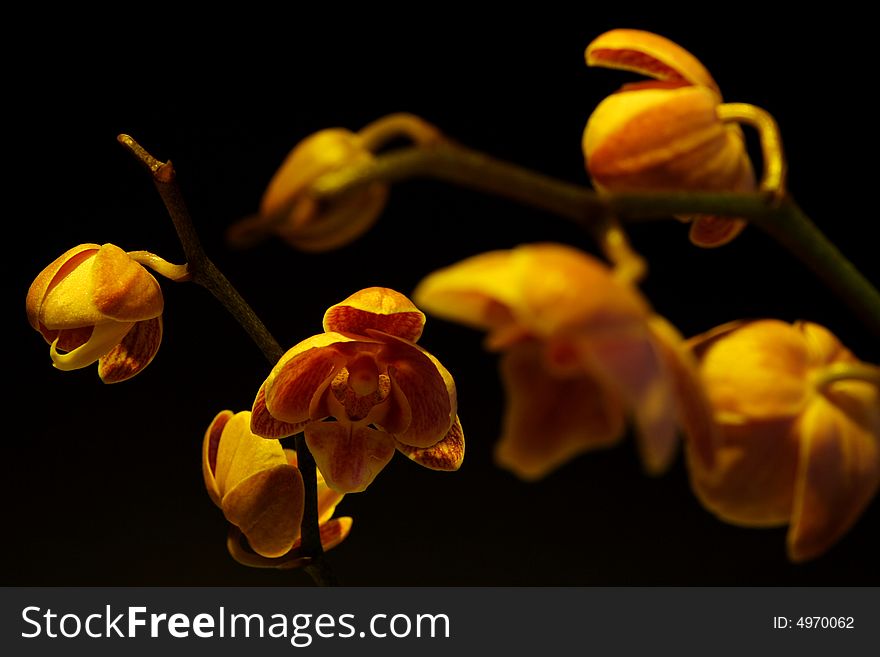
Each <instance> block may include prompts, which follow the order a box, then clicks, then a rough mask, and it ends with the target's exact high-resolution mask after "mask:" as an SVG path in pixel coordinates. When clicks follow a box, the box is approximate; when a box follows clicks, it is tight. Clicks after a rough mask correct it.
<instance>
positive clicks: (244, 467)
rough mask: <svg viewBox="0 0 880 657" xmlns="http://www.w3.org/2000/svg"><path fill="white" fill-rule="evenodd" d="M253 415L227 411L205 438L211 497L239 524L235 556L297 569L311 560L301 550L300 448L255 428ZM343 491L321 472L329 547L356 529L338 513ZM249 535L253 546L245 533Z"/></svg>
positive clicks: (323, 528)
mask: <svg viewBox="0 0 880 657" xmlns="http://www.w3.org/2000/svg"><path fill="white" fill-rule="evenodd" d="M250 421H251V414H250V412H249V411H243V412H241V413H236V414H234V415H233V413H232V411H221V412H220V413H218V414H217V416H216V417H215V418H214V420H213V421H212V422H211V424H210V426H209V427H208V430H207V431H206V432H205V437H204V440H203V442H202V474H203V475H204V479H205V487H206V488H207V489H208V495H210V497H211V500H212V501H213V502H214V504H216V505H217V506H218V507H220V509H222V510H223V515H224V516H226V519H227V520H228V521H229V522H230V523H231V524H232V525H233V526H234V527H235V529H234V530H233V531H232V532H230V537H229V540H228V543H227V545H228V547H229V552H230V553H231V554H232V556H233V557H234V558H235V559H236V561H239V562H240V563H243V564H245V565H248V566H256V567H261V566H262V567H275V568H296V567H298V566H301V565H304V564H305V563H306V562H307V557H304V556H303V555H302V554H300V546H301V541H300V524H301V523H302V517H303V507H304V489H303V481H302V476H301V475H300V473H299V470H298V469H297V467H296V466H297V460H296V452H294V451H293V450H287V449H282V447H281V443H280V442H279V441H277V440H265V439H263V438H260V437H258V436H255V435H254V434H253V433H251V430H250ZM342 498H343V495H342V494H341V493H337V492H336V491H332V490H330V489H329V488H328V487H327V485H326V484H325V483H324V481H323V479H322V478H321V477H320V475H319V476H318V523H319V528H320V532H321V543H322V545H323V547H324V550H329V549H331V548H333V547H336V546H337V545H339V543H341V542H342V541H343V540H344V539H345V537H346V536H348V533H349V531H350V530H351V524H352V520H351V518H335V519H331V517H332V516H333V511H334V510H335V509H336V505H337V504H339V502H340V501H341V500H342ZM242 535H243V536H244V537H246V538H247V543H248V547H249V549H248V548H246V547H245V546H244V545H242V542H241V536H242Z"/></svg>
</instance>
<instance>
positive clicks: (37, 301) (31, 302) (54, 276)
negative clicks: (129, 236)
mask: <svg viewBox="0 0 880 657" xmlns="http://www.w3.org/2000/svg"><path fill="white" fill-rule="evenodd" d="M100 248H101V246H100V245H99V244H80V245H78V246H75V247H73V248H72V249H68V250H67V251H65V252H64V253H62V254H61V255H60V256H58V257H57V258H55V260H53V261H52V263H51V264H50V265H49V266H48V267H46V268H45V269H44V270H43V271H41V272H40V273H39V274H38V275H37V277H36V279H34V282H33V283H31V286H30V288H29V289H28V293H27V299H26V301H25V309H26V311H27V318H28V322H30V325H31V326H32V327H33V328H34V329H36V330H37V331H39V330H40V323H41V321H42V320H41V314H40V308H41V306H42V305H43V300H44V299H45V297H46V294H48V293H49V291H50V290H51V289H52V288H53V287H54V286H55V285H57V284H58V283H59V282H60V281H62V280H63V279H64V278H65V277H66V276H67V275H68V274H69V273H70V272H71V271H73V270H74V269H76V268H77V267H79V266H80V265H81V264H82V263H83V262H84V261H86V260H88V259H89V258H91V257H93V256H94V255H95V254H96V253H97V252H98V249H100Z"/></svg>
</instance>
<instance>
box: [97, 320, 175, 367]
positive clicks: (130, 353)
mask: <svg viewBox="0 0 880 657" xmlns="http://www.w3.org/2000/svg"><path fill="white" fill-rule="evenodd" d="M161 342H162V317H161V316H160V317H154V318H153V319H148V320H146V321H143V322H136V323H135V325H134V326H133V327H132V329H131V330H130V331H129V332H128V333H127V334H126V335H125V337H124V338H123V339H122V342H120V343H119V344H118V345H116V346H115V347H114V348H113V349H111V350H110V351H109V352H107V353H106V354H104V355H103V356H101V358H100V359H99V360H98V376H100V377H101V380H102V381H103V382H104V383H118V382H120V381H125V380H126V379H130V378H131V377H133V376H134V375H135V374H137V373H139V372H140V371H141V370H143V369H144V368H145V367H146V366H147V365H149V364H150V362H151V361H152V360H153V358H154V357H155V355H156V352H158V351H159V345H160V344H161Z"/></svg>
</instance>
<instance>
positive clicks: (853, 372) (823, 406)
mask: <svg viewBox="0 0 880 657" xmlns="http://www.w3.org/2000/svg"><path fill="white" fill-rule="evenodd" d="M690 343H691V344H692V346H693V348H694V350H695V352H696V353H697V354H698V356H699V357H700V361H701V363H700V371H701V374H702V378H703V381H704V384H705V386H706V389H707V392H708V395H709V399H710V400H711V402H712V406H713V408H714V413H715V419H716V421H717V423H718V424H719V426H720V429H721V438H720V441H719V442H718V447H717V452H716V455H715V459H714V460H715V463H716V465H715V467H714V468H712V469H707V468H705V467H704V466H703V465H702V463H701V462H700V461H699V460H696V459H691V460H690V473H691V482H692V485H693V488H694V490H695V492H696V494H697V496H698V498H699V499H700V501H701V502H702V504H703V505H704V506H705V507H706V508H707V509H709V510H710V511H712V512H713V513H714V514H715V515H717V516H718V517H719V518H721V519H722V520H725V521H727V522H730V523H733V524H737V525H744V526H749V527H773V526H780V525H788V526H789V529H788V540H787V543H788V554H789V557H790V558H791V559H792V560H793V561H806V560H808V559H813V558H815V557H818V556H819V555H821V554H822V553H824V552H825V551H826V550H828V549H829V548H830V547H831V546H832V545H833V544H834V543H836V542H837V541H838V540H839V539H840V538H841V537H842V536H843V535H844V534H845V533H846V532H847V531H848V530H849V528H850V527H851V526H852V525H853V524H854V523H855V522H856V520H857V518H858V517H859V515H860V514H861V513H862V511H863V510H864V509H865V507H866V506H867V505H868V503H869V502H870V500H871V498H872V497H873V496H874V494H875V493H876V492H877V487H878V485H880V368H877V367H874V366H871V365H867V364H865V363H860V362H859V361H858V360H857V359H856V357H855V356H854V355H853V354H852V353H851V352H850V351H849V350H847V349H846V348H845V347H844V346H843V345H842V344H841V343H840V342H839V341H838V340H837V338H836V337H834V335H832V334H831V333H830V332H829V331H828V330H827V329H825V328H823V327H821V326H819V325H817V324H812V323H809V322H795V323H794V324H793V325H791V324H786V323H785V322H781V321H777V320H761V321H754V322H737V323H732V324H727V325H724V326H721V327H719V328H717V329H714V330H712V331H710V332H708V333H706V334H704V335H701V336H698V337H696V338H693V339H692V340H691V341H690Z"/></svg>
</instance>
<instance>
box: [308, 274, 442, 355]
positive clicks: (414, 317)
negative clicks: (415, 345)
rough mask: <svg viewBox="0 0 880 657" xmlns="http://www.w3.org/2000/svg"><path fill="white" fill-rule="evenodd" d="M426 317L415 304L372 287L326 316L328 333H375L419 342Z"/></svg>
mask: <svg viewBox="0 0 880 657" xmlns="http://www.w3.org/2000/svg"><path fill="white" fill-rule="evenodd" d="M424 326H425V315H424V314H423V313H422V311H420V310H419V309H418V308H416V307H415V305H414V304H413V302H412V301H410V300H409V299H408V298H407V297H405V296H404V295H402V294H401V293H400V292H396V291H394V290H392V289H389V288H387V287H368V288H366V289H363V290H360V291H359V292H355V293H354V294H352V295H351V296H350V297H348V298H347V299H345V300H344V301H341V302H340V303H337V304H336V305H335V306H331V307H330V308H329V309H328V310H327V312H326V313H325V314H324V330H325V331H336V332H339V333H355V334H357V335H367V333H366V331H367V329H375V330H377V331H382V332H383V333H388V334H390V335H394V336H396V337H398V338H402V339H404V340H408V341H409V342H417V341H418V339H419V337H420V336H421V335H422V329H423V328H424Z"/></svg>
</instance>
